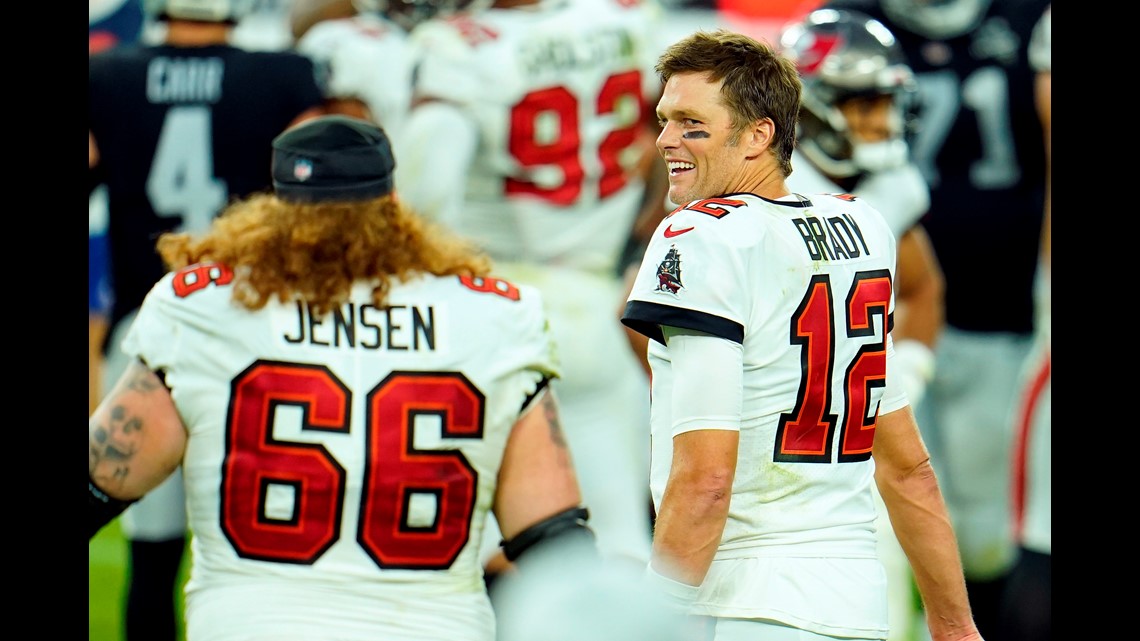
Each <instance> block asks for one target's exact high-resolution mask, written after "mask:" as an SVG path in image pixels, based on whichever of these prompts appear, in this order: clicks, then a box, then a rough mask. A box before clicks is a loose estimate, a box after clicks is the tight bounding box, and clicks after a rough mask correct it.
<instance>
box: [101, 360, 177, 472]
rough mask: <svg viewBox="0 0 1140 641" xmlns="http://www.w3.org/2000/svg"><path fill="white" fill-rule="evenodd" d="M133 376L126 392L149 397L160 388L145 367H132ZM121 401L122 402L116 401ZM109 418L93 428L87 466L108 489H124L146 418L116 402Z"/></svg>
mask: <svg viewBox="0 0 1140 641" xmlns="http://www.w3.org/2000/svg"><path fill="white" fill-rule="evenodd" d="M132 370H133V376H131V378H130V379H128V380H127V381H126V385H125V389H127V390H130V392H135V393H137V394H150V393H152V392H154V391H156V390H158V389H160V387H161V386H160V385H158V384H156V383H155V381H154V378H153V376H152V375H151V373H150V372H149V371H148V370H146V368H145V367H142V366H132ZM115 400H116V401H118V400H119V399H115ZM108 414H109V416H107V417H105V418H102V415H101V418H99V419H92V420H100V421H102V422H100V423H98V424H96V425H94V426H93V427H92V428H91V429H90V438H89V439H88V440H89V448H90V452H89V458H88V466H89V470H88V471H89V472H90V473H91V477H92V478H93V479H95V480H96V481H97V482H98V483H99V485H100V487H102V488H103V489H105V490H112V491H113V490H114V489H115V488H117V487H121V486H122V484H123V483H124V482H125V481H126V479H127V476H128V475H129V474H130V471H131V468H130V463H131V460H132V459H133V458H134V456H135V454H136V453H137V452H138V451H139V447H140V441H141V440H142V436H143V434H142V431H143V418H142V416H139V415H137V414H132V413H131V412H130V411H129V410H128V408H127V406H126V405H124V404H122V403H121V402H115V403H114V404H112V405H111V407H110V411H109V412H108Z"/></svg>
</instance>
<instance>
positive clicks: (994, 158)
mask: <svg viewBox="0 0 1140 641" xmlns="http://www.w3.org/2000/svg"><path fill="white" fill-rule="evenodd" d="M1048 3H1049V0H994V1H993V3H992V4H991V5H990V7H989V9H988V11H987V14H986V16H985V18H984V19H983V20H982V21H981V23H980V24H979V25H978V26H977V27H976V28H975V29H973V30H971V31H969V32H968V33H966V34H963V35H960V36H957V37H954V38H950V39H947V40H930V39H927V38H925V37H923V36H920V35H916V34H914V33H911V32H908V31H906V30H904V29H902V28H901V27H899V26H897V25H896V24H895V23H893V22H892V21H891V20H890V19H889V18H888V17H886V15H885V14H884V13H883V11H882V9H881V8H880V5H879V2H878V1H876V0H832V1H831V2H827V3H826V5H825V6H826V7H829V8H836V9H839V8H846V9H855V10H858V11H862V12H864V13H866V14H868V15H870V16H872V17H874V18H876V19H878V20H880V21H881V22H883V24H885V25H886V26H887V28H889V29H890V30H891V31H892V32H893V33H894V34H895V37H896V38H897V39H898V41H899V43H900V45H901V46H902V48H903V51H904V52H905V54H906V56H907V60H908V62H909V63H910V65H911V68H912V69H913V70H914V72H915V75H916V79H917V81H918V89H919V104H918V119H919V127H918V131H917V132H916V133H915V134H914V135H913V136H912V138H911V140H910V146H911V153H912V154H913V157H914V160H915V161H916V162H917V163H918V165H919V167H920V168H921V169H922V171H923V174H924V176H925V177H926V179H927V181H928V182H929V184H930V196H931V207H930V211H929V213H928V214H927V215H926V216H925V217H924V218H923V219H922V221H921V222H922V224H923V226H924V227H925V228H926V230H927V232H928V233H929V235H930V240H931V242H932V244H933V246H934V251H935V253H936V254H937V256H938V260H939V262H940V263H941V266H942V270H943V272H944V275H945V278H946V322H947V323H948V324H949V325H951V326H953V327H956V328H959V329H963V330H969V331H987V332H988V331H993V332H1017V333H1027V332H1029V331H1031V330H1032V326H1033V278H1034V271H1035V269H1036V265H1037V252H1038V248H1039V246H1040V238H1041V222H1042V213H1043V207H1044V195H1045V146H1044V142H1043V136H1044V135H1043V130H1042V126H1041V122H1040V120H1039V118H1038V115H1037V110H1036V107H1035V106H1034V101H1033V83H1034V77H1035V74H1034V72H1033V70H1032V69H1031V67H1030V66H1029V61H1028V47H1029V36H1030V34H1031V33H1032V31H1033V26H1034V25H1035V24H1036V23H1037V20H1038V19H1039V18H1040V17H1041V14H1042V13H1043V12H1044V10H1045V6H1046V5H1047V4H1048Z"/></svg>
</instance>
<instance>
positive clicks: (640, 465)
mask: <svg viewBox="0 0 1140 641" xmlns="http://www.w3.org/2000/svg"><path fill="white" fill-rule="evenodd" d="M651 24H652V23H651V17H650V16H649V15H648V14H647V13H646V9H645V7H643V6H641V5H640V4H639V3H637V2H631V1H618V0H574V1H567V0H543V1H541V2H539V1H534V0H500V1H499V2H496V3H495V4H494V5H493V6H491V7H490V8H485V9H480V8H479V5H472V6H471V10H469V11H464V12H461V13H459V14H456V15H453V16H450V17H446V18H436V19H433V20H429V21H427V22H423V23H420V24H419V25H418V26H417V27H416V28H415V29H414V30H413V32H412V39H413V43H414V46H415V47H416V48H417V55H418V56H419V57H418V59H417V68H416V84H415V89H414V94H413V101H414V102H413V108H412V113H411V116H410V118H409V121H408V126H407V131H406V133H405V135H404V137H403V138H402V141H403V144H404V150H405V153H404V154H402V155H401V159H402V160H403V159H407V161H406V162H404V163H403V167H404V169H405V170H406V171H407V175H408V178H407V179H402V180H401V185H402V187H401V197H402V198H404V199H405V200H406V201H407V202H409V203H411V205H412V206H413V208H415V209H416V210H417V211H422V212H424V213H425V214H427V215H429V216H430V217H432V218H434V219H435V220H438V221H440V222H442V223H443V224H445V225H447V226H448V227H450V228H451V229H454V230H456V231H457V232H458V233H460V234H461V235H464V236H466V237H469V238H471V239H473V240H474V241H475V242H477V243H478V244H479V245H480V246H481V247H483V248H484V249H486V250H487V252H488V253H489V254H490V255H491V256H492V258H493V259H494V260H495V264H496V268H497V269H498V270H499V271H500V272H502V274H503V275H504V276H505V277H508V278H510V279H512V280H513V281H515V282H519V283H527V284H530V285H534V286H536V287H537V288H538V289H539V290H540V291H542V292H543V298H544V301H545V303H546V306H547V309H548V310H549V314H550V322H551V328H552V330H553V332H554V337H555V341H556V343H557V345H558V348H559V353H560V357H561V361H562V365H563V376H562V378H561V379H559V380H558V381H557V382H555V383H554V389H555V390H557V392H558V395H559V402H560V403H561V408H562V410H563V412H562V416H563V420H564V423H565V431H566V438H567V442H568V443H569V446H570V450H571V451H572V452H573V454H574V463H575V465H576V466H577V471H578V480H579V482H580V484H581V486H582V494H583V496H584V497H585V500H586V502H587V503H588V504H589V505H590V513H591V521H590V523H591V526H592V527H593V529H594V530H595V532H596V533H597V537H598V547H599V550H600V551H601V553H602V554H603V556H604V557H605V558H621V559H632V560H636V561H639V562H644V561H645V560H646V559H647V558H648V554H649V546H650V520H649V516H648V514H649V492H648V483H647V479H648V453H649V443H648V438H649V435H648V384H647V380H646V377H645V376H644V374H643V372H642V371H641V370H640V368H639V366H638V363H637V361H636V359H635V358H634V356H633V355H632V354H631V352H630V350H629V349H628V346H627V343H626V339H625V335H624V331H623V329H622V327H621V325H620V324H619V323H618V320H617V318H615V316H614V313H613V310H614V306H615V305H616V304H617V301H618V300H619V299H620V297H621V295H622V292H623V288H622V283H621V280H620V278H619V276H618V275H617V269H618V260H619V256H620V254H621V251H622V249H623V246H624V244H625V241H626V239H627V237H628V235H629V233H630V229H631V226H632V224H633V220H634V218H635V217H636V216H637V213H638V208H639V207H640V205H641V203H642V199H643V197H644V192H645V184H644V181H643V179H642V175H643V174H642V173H641V172H642V171H643V167H644V162H645V160H646V157H647V156H646V155H647V154H649V153H651V147H650V146H649V145H648V142H649V140H650V138H649V137H647V136H645V133H644V132H645V117H646V109H647V103H646V97H647V96H655V95H656V93H657V91H658V90H659V87H660V82H659V81H658V80H657V79H656V77H655V76H654V74H653V72H652V62H653V57H654V56H655V51H654V50H653V45H652V43H651V40H650V35H649V31H650V25H651ZM492 87H493V88H494V89H493V90H492V89H491V88H492ZM413 181H414V182H413ZM485 547H486V546H485ZM485 551H486V552H487V553H488V554H487V557H486V561H487V563H488V568H489V576H490V577H492V578H493V577H494V576H495V574H496V572H498V571H499V570H501V569H503V567H504V566H503V564H502V559H501V558H496V557H495V556H494V554H493V552H494V549H493V548H487V549H486V550H485Z"/></svg>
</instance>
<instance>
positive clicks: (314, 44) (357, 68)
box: [296, 13, 413, 137]
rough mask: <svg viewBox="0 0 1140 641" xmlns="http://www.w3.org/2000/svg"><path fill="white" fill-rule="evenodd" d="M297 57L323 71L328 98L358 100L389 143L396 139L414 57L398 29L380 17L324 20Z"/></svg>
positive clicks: (405, 109)
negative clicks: (322, 66) (317, 64)
mask: <svg viewBox="0 0 1140 641" xmlns="http://www.w3.org/2000/svg"><path fill="white" fill-rule="evenodd" d="M296 48H297V51H299V52H300V53H302V54H304V55H306V56H308V57H310V58H312V59H313V60H316V61H320V62H322V63H324V64H326V65H327V67H328V71H329V79H328V89H329V94H330V96H331V97H336V98H357V99H359V100H361V101H363V102H364V103H365V104H366V105H367V106H368V108H369V110H370V111H371V112H372V117H373V118H374V119H375V120H376V122H378V123H379V124H380V125H381V126H383V127H384V129H385V131H386V132H387V133H388V135H389V136H390V137H398V136H399V133H400V130H401V129H402V127H403V123H404V120H405V118H406V117H407V112H408V109H409V108H410V107H411V99H412V68H413V67H412V65H413V54H412V50H411V45H410V43H409V42H408V36H407V34H406V33H405V32H404V30H403V29H401V28H400V26H399V25H397V24H395V23H393V22H391V21H389V20H387V19H385V18H383V17H381V16H378V15H374V14H370V13H364V14H359V15H356V16H353V17H351V18H343V19H337V20H323V21H321V22H318V23H317V24H315V25H313V27H312V28H311V29H309V30H308V31H306V32H305V35H303V36H301V39H300V40H299V41H298V42H297V45H296Z"/></svg>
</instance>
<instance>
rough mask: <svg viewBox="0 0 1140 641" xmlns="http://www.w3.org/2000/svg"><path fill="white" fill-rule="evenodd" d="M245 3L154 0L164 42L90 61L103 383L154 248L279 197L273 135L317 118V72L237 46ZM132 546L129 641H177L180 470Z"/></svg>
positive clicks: (182, 520)
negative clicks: (267, 195) (104, 317)
mask: <svg viewBox="0 0 1140 641" xmlns="http://www.w3.org/2000/svg"><path fill="white" fill-rule="evenodd" d="M247 6H248V5H247V4H246V3H243V2H241V1H240V0H153V1H150V0H148V2H147V3H146V5H145V8H146V10H147V12H148V16H149V17H150V18H151V19H154V20H156V21H158V22H160V23H162V24H161V26H162V27H163V28H162V29H161V33H162V35H163V40H162V42H161V43H157V44H145V43H136V44H134V45H131V46H119V47H115V48H112V49H108V50H106V51H104V52H101V53H97V54H93V55H92V56H91V57H90V64H89V86H88V98H89V115H88V124H89V128H90V136H89V142H90V145H91V159H90V160H91V167H92V169H93V170H94V171H97V172H99V174H100V176H101V178H102V180H103V181H104V182H105V184H106V187H107V207H108V221H107V230H108V231H107V234H108V240H109V247H110V252H109V256H110V266H111V281H112V285H113V289H114V295H113V302H112V305H111V312H110V317H109V321H110V327H111V332H110V336H109V338H108V340H107V341H106V343H105V345H104V354H105V356H106V362H105V363H104V370H103V374H104V380H105V383H106V384H107V385H109V384H111V383H113V382H114V381H115V380H117V379H118V375H119V372H121V371H122V369H123V368H124V367H125V366H126V360H125V356H124V355H123V354H121V352H119V349H118V344H119V341H120V340H121V337H122V334H123V332H124V331H125V329H126V328H127V327H128V326H129V324H130V319H131V318H132V317H133V312H134V310H135V309H136V308H137V307H138V306H139V304H141V303H142V300H143V297H144V296H145V295H146V293H147V291H149V289H150V287H151V286H152V285H153V284H154V282H155V281H157V280H158V279H159V278H160V277H161V276H162V274H163V272H164V269H163V265H162V261H161V260H160V259H159V257H158V255H157V254H156V253H155V251H154V242H155V239H156V238H157V237H158V235H159V234H160V233H161V232H164V231H171V230H183V231H191V232H194V231H201V230H204V229H205V228H206V227H207V226H208V225H209V223H210V221H211V220H212V219H213V218H214V216H215V215H216V214H217V213H218V212H219V211H220V210H221V209H222V208H223V207H225V205H226V204H227V203H228V202H229V200H230V199H231V198H234V197H238V196H242V195H245V194H249V193H252V192H256V191H261V190H265V189H268V188H269V187H270V186H271V178H270V172H269V161H270V156H269V154H268V153H267V151H266V150H267V149H268V148H269V144H270V142H271V141H272V140H273V137H274V136H276V135H277V134H279V133H281V131H283V130H284V129H285V128H286V127H287V126H289V125H290V124H291V123H295V122H299V121H301V120H304V119H306V118H308V117H311V116H314V115H318V114H319V113H321V100H322V97H323V94H322V91H323V88H322V86H321V84H320V82H319V80H318V73H317V70H316V68H315V67H314V65H313V63H312V62H311V61H310V60H308V59H306V58H305V57H303V56H301V55H299V54H297V53H293V52H289V51H273V52H251V51H244V50H242V49H238V48H235V47H233V46H231V45H230V44H229V43H228V42H229V37H230V34H231V32H232V29H233V26H234V24H235V23H236V21H237V20H238V19H240V17H241V16H242V15H243V11H244V10H245V9H246V8H247ZM121 525H122V528H123V533H124V534H125V535H126V537H127V538H128V539H129V540H130V572H129V588H128V596H127V604H126V626H125V628H126V637H127V639H128V641H163V640H166V639H174V638H175V614H174V599H175V591H174V584H175V579H176V575H177V572H178V567H179V565H180V562H181V559H182V553H183V550H184V548H185V543H186V515H185V501H184V499H183V490H182V479H181V474H180V473H179V472H176V473H175V474H174V475H172V476H171V477H170V479H169V480H168V481H167V482H166V483H165V484H164V485H163V486H162V487H161V488H159V489H158V490H156V491H154V492H151V493H150V494H149V495H148V496H147V498H146V500H143V501H140V502H139V503H138V504H137V505H135V506H133V507H132V508H131V509H130V510H128V511H127V512H126V513H125V514H124V515H123V518H122V520H121Z"/></svg>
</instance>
